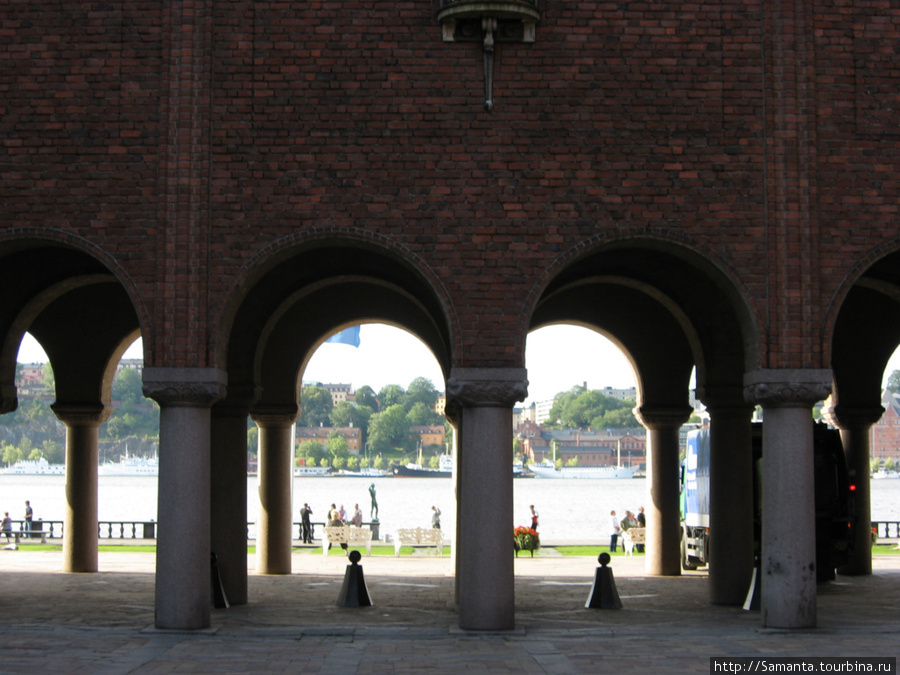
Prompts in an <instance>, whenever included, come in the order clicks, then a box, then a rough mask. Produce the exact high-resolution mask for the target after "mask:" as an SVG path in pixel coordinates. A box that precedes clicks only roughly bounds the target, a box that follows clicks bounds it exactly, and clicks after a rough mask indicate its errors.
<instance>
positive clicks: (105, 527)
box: [0, 520, 156, 539]
mask: <svg viewBox="0 0 900 675" xmlns="http://www.w3.org/2000/svg"><path fill="white" fill-rule="evenodd" d="M12 532H14V533H18V535H19V537H20V538H24V539H62V536H63V521H61V520H35V521H34V522H33V523H32V524H31V529H30V530H28V529H26V528H25V521H24V520H14V521H12ZM97 538H98V539H156V523H155V522H154V521H152V520H151V521H143V520H138V521H134V520H102V521H100V522H98V523H97ZM0 539H2V532H0Z"/></svg>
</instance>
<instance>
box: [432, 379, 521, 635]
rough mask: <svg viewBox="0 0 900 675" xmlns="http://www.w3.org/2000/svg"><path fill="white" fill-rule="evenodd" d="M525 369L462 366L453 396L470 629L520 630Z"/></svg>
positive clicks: (460, 588)
mask: <svg viewBox="0 0 900 675" xmlns="http://www.w3.org/2000/svg"><path fill="white" fill-rule="evenodd" d="M527 387H528V382H527V380H526V379H525V369H524V368H454V369H453V370H452V371H451V374H450V379H449V380H448V382H447V397H448V399H452V404H453V405H454V406H455V407H457V408H458V411H459V412H458V415H459V417H460V424H459V432H460V441H459V457H458V458H457V459H458V463H457V467H458V502H457V522H458V524H459V525H458V528H457V542H456V546H457V547H458V552H457V574H458V579H457V598H458V600H459V625H460V628H463V629H466V630H509V629H511V628H513V627H514V625H515V570H514V560H513V558H514V551H513V542H512V539H513V529H514V528H515V525H514V524H513V482H512V481H513V478H512V440H513V439H512V406H513V404H514V403H515V402H516V401H521V400H523V399H524V398H525V397H526V396H527V393H528V389H527Z"/></svg>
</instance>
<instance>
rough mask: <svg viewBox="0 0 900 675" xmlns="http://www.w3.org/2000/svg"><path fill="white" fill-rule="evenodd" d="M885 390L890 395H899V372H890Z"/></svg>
mask: <svg viewBox="0 0 900 675" xmlns="http://www.w3.org/2000/svg"><path fill="white" fill-rule="evenodd" d="M887 390H888V391H889V392H891V393H892V394H900V370H895V371H893V372H891V374H890V377H888V381H887Z"/></svg>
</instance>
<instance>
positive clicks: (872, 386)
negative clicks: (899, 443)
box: [822, 239, 900, 408]
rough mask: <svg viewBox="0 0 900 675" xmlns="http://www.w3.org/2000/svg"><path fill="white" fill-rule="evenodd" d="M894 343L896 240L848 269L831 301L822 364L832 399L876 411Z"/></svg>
mask: <svg viewBox="0 0 900 675" xmlns="http://www.w3.org/2000/svg"><path fill="white" fill-rule="evenodd" d="M898 344H900V240H897V239H894V240H892V241H891V242H889V243H886V244H883V245H882V246H879V247H878V248H877V249H874V250H873V251H871V252H870V253H869V254H868V255H867V256H865V257H864V258H863V259H862V260H860V261H859V262H857V264H856V265H854V266H853V268H852V270H851V271H850V272H849V273H848V274H847V276H846V277H845V279H844V281H843V283H842V284H841V285H840V286H839V287H838V289H837V290H836V292H835V294H834V295H833V297H832V298H831V302H830V303H829V306H828V308H827V311H826V314H825V318H824V321H823V324H822V346H823V354H824V356H825V358H826V363H830V364H831V366H832V370H833V372H834V381H835V383H834V392H833V396H832V400H833V402H834V403H837V402H839V401H841V402H843V404H844V405H847V406H853V407H855V408H859V407H870V408H874V407H878V406H880V400H881V379H882V375H883V373H884V369H885V367H886V366H887V362H888V360H889V359H890V357H891V355H892V354H893V352H894V350H895V349H896V348H897V345H898Z"/></svg>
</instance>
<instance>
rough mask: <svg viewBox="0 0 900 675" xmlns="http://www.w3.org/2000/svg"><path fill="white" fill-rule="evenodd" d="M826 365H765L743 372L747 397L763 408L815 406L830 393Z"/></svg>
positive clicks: (830, 378)
mask: <svg viewBox="0 0 900 675" xmlns="http://www.w3.org/2000/svg"><path fill="white" fill-rule="evenodd" d="M832 380H833V377H832V373H831V371H830V370H825V369H813V368H810V369H796V370H795V369H789V368H785V369H774V368H772V369H763V370H755V371H753V372H751V373H747V374H745V375H744V398H745V399H746V400H747V401H748V402H750V403H753V404H759V405H761V406H762V407H763V408H812V406H813V405H815V404H816V403H817V402H818V401H822V400H824V399H826V398H827V397H828V394H830V393H831V383H832Z"/></svg>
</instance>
